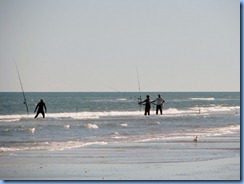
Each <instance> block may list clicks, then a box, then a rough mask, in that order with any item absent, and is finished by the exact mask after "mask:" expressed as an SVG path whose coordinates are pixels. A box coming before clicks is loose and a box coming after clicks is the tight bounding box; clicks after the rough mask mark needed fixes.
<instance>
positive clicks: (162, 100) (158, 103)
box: [152, 94, 165, 115]
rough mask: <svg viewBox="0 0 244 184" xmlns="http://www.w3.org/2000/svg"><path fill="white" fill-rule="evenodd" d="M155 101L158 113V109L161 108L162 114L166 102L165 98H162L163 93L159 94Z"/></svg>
mask: <svg viewBox="0 0 244 184" xmlns="http://www.w3.org/2000/svg"><path fill="white" fill-rule="evenodd" d="M153 102H156V105H157V106H156V114H158V110H160V114H161V115H162V114H163V111H162V107H163V103H164V102H165V101H164V99H162V98H161V95H160V94H158V98H156V99H155V100H153V101H152V103H153Z"/></svg>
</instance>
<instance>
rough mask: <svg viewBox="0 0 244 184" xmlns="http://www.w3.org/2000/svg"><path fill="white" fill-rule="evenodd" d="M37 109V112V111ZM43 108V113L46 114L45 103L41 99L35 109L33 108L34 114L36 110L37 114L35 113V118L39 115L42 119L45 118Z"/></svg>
mask: <svg viewBox="0 0 244 184" xmlns="http://www.w3.org/2000/svg"><path fill="white" fill-rule="evenodd" d="M37 108H38V110H37ZM44 108H45V112H47V108H46V105H45V103H44V102H43V99H41V100H40V102H39V103H38V104H37V105H36V108H35V111H34V113H35V112H36V110H37V113H36V116H35V118H37V116H38V115H39V114H40V113H41V114H42V117H43V118H45V113H44Z"/></svg>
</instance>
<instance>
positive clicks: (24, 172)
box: [0, 143, 241, 181]
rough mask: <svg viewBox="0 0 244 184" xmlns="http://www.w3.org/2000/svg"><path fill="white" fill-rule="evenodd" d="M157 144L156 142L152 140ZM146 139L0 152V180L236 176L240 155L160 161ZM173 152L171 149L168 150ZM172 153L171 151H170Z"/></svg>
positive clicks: (150, 178)
mask: <svg viewBox="0 0 244 184" xmlns="http://www.w3.org/2000/svg"><path fill="white" fill-rule="evenodd" d="M156 145H157V146H161V147H162V145H160V143H158V144H156ZM162 151H163V149H157V148H156V147H155V144H154V146H152V145H150V143H144V144H140V143H138V144H137V143H136V144H135V143H134V144H130V143H128V144H123V145H121V144H114V145H100V146H99V145H98V146H87V147H82V148H77V149H70V150H63V151H44V150H39V151H16V152H12V153H11V154H9V153H8V154H7V153H1V154H0V178H1V179H2V180H172V181H177V180H187V181H188V180H193V181H194V180H204V181H205V180H206V181H209V180H216V181H219V180H221V181H223V180H229V181H232V180H237V181H238V180H240V176H241V175H240V164H241V163H240V155H239V156H238V155H233V156H232V157H231V156H230V157H228V158H217V159H212V160H211V159H210V160H203V161H198V160H195V161H194V159H193V160H192V161H189V160H188V161H185V162H170V160H169V162H165V160H164V161H162V159H161V157H163V156H164V155H163V153H164V152H162ZM172 153H173V152H172ZM173 156H174V155H173Z"/></svg>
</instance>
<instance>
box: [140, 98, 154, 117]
mask: <svg viewBox="0 0 244 184" xmlns="http://www.w3.org/2000/svg"><path fill="white" fill-rule="evenodd" d="M144 102H145V113H144V115H145V116H146V115H148V116H149V115H150V109H151V102H150V98H149V95H147V99H146V100H144V101H142V102H139V103H138V104H142V103H144Z"/></svg>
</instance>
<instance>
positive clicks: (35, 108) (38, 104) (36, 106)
mask: <svg viewBox="0 0 244 184" xmlns="http://www.w3.org/2000/svg"><path fill="white" fill-rule="evenodd" d="M38 106H39V103H38V104H37V105H36V108H35V110H34V112H36V109H37V108H38Z"/></svg>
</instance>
